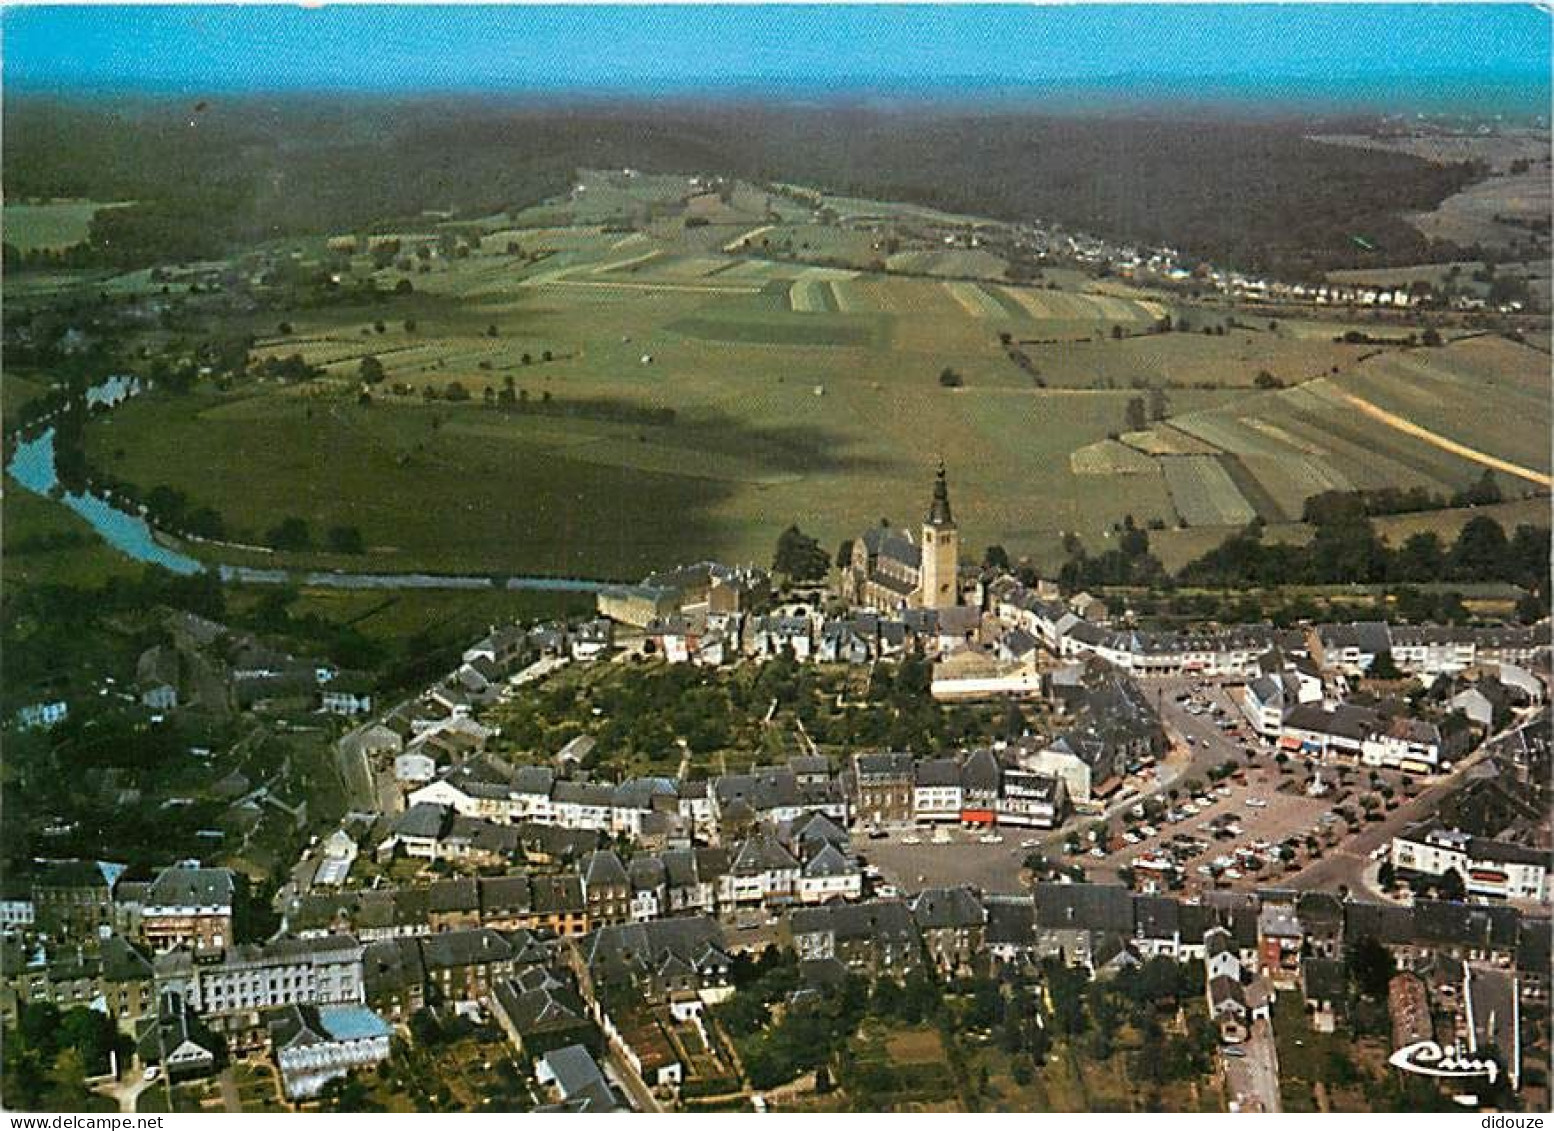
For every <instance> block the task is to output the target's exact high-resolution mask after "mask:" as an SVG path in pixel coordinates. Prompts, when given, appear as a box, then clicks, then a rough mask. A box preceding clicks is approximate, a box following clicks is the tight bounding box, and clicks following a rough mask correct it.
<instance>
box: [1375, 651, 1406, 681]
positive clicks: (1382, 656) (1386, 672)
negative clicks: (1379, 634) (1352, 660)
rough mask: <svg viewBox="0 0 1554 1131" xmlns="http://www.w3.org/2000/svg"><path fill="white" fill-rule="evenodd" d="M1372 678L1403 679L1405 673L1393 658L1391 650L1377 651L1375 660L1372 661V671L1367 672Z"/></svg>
mask: <svg viewBox="0 0 1554 1131" xmlns="http://www.w3.org/2000/svg"><path fill="white" fill-rule="evenodd" d="M1367 674H1369V675H1370V677H1371V678H1372V679H1388V680H1391V679H1402V678H1403V673H1402V672H1400V671H1399V670H1398V666H1397V664H1396V663H1395V662H1393V659H1392V653H1391V652H1390V651H1385V652H1378V653H1376V658H1375V660H1373V661H1371V667H1370V671H1369V672H1368V673H1367Z"/></svg>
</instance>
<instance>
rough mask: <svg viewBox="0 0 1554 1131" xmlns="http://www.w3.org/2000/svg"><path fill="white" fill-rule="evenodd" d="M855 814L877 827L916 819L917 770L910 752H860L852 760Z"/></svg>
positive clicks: (901, 823) (902, 823)
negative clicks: (855, 796) (855, 793)
mask: <svg viewBox="0 0 1554 1131" xmlns="http://www.w3.org/2000/svg"><path fill="white" fill-rule="evenodd" d="M853 781H855V788H856V791H858V800H856V814H858V819H859V820H862V822H866V823H869V825H876V827H883V825H904V823H909V822H911V820H912V819H914V816H915V813H914V800H915V794H914V786H915V767H914V763H912V755H909V753H859V755H855V758H853Z"/></svg>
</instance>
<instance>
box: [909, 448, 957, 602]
mask: <svg viewBox="0 0 1554 1131" xmlns="http://www.w3.org/2000/svg"><path fill="white" fill-rule="evenodd" d="M922 550H923V559H922V560H923V565H922V573H921V574H920V583H919V587H918V591H917V598H918V604H919V605H920V606H922V607H923V608H925V609H947V608H950V607H952V606H954V605H958V604H960V585H959V582H958V579H957V576H956V575H957V568H958V563H959V560H960V532H959V531H958V530H956V528H955V520H954V519H953V518H951V517H950V488H949V485H948V484H947V483H946V482H945V479H944V460H942V459H941V460H940V461H939V474H938V476H937V477H936V478H935V479H934V484H933V502H932V503H930V504H929V506H928V518H927V520H926V521H925V522H924V523H923V546H922Z"/></svg>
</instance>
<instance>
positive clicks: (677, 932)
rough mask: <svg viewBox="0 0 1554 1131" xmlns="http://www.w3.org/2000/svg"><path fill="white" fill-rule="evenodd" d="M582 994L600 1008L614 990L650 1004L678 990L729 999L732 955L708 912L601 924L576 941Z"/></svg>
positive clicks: (705, 997)
mask: <svg viewBox="0 0 1554 1131" xmlns="http://www.w3.org/2000/svg"><path fill="white" fill-rule="evenodd" d="M576 947H577V954H578V958H579V960H580V965H581V973H582V982H583V985H582V989H583V996H584V997H585V998H586V999H587V1000H588V1001H590V1002H591V1003H592V1004H593V1005H594V1006H595V1007H596V1013H595V1015H596V1017H597V1016H599V1011H598V1010H597V1006H598V1003H599V1002H600V1000H601V995H603V994H607V993H609V992H611V990H612V988H614V989H617V990H620V989H630V990H632V991H634V992H635V996H637V997H640V998H642V999H644V1000H645V1001H648V1002H658V1003H663V1002H667V1001H668V1000H669V999H670V998H671V996H674V995H677V994H686V993H689V994H696V995H699V996H701V997H702V998H703V999H704V1000H708V1001H718V1000H722V999H723V998H725V997H726V996H727V995H728V993H729V992H731V987H730V985H729V980H728V978H729V965H730V959H729V955H728V951H727V949H726V947H727V943H726V942H725V939H724V936H723V930H722V928H721V927H720V926H719V925H718V923H717V922H716V921H715V920H713V919H711V918H708V917H707V916H687V917H681V918H675V919H660V920H658V921H656V922H652V923H626V924H622V925H618V926H610V927H602V928H600V929H599V930H597V931H594V932H592V933H590V934H589V935H588V936H587V937H586V938H583V939H581V940H579V941H578V942H577V943H576Z"/></svg>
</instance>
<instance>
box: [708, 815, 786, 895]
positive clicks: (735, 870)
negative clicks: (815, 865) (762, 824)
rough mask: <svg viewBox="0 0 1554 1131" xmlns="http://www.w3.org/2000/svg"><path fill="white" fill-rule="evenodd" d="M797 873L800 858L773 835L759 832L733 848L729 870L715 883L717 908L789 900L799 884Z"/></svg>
mask: <svg viewBox="0 0 1554 1131" xmlns="http://www.w3.org/2000/svg"><path fill="white" fill-rule="evenodd" d="M799 873H800V867H799V862H798V861H797V860H796V859H794V857H793V855H792V854H791V853H790V852H788V850H787V849H785V848H784V847H783V846H782V845H781V844H779V843H778V842H777V839H776V837H774V836H773V835H771V834H770V833H758V834H756V835H755V836H752V837H750V838H748V839H747V840H745V841H744V843H742V844H740V845H739V847H738V848H737V849H735V850H734V853H733V860H732V861H731V863H730V865H729V870H728V872H727V873H726V874H725V875H724V876H723V877H722V882H721V883H720V884H719V887H718V905H719V908H720V909H721V910H729V909H734V908H739V907H748V906H751V905H757V906H763V907H765V906H771V905H774V904H780V903H786V902H789V901H791V900H792V899H793V897H794V893H795V889H796V888H797V886H798V881H799Z"/></svg>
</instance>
